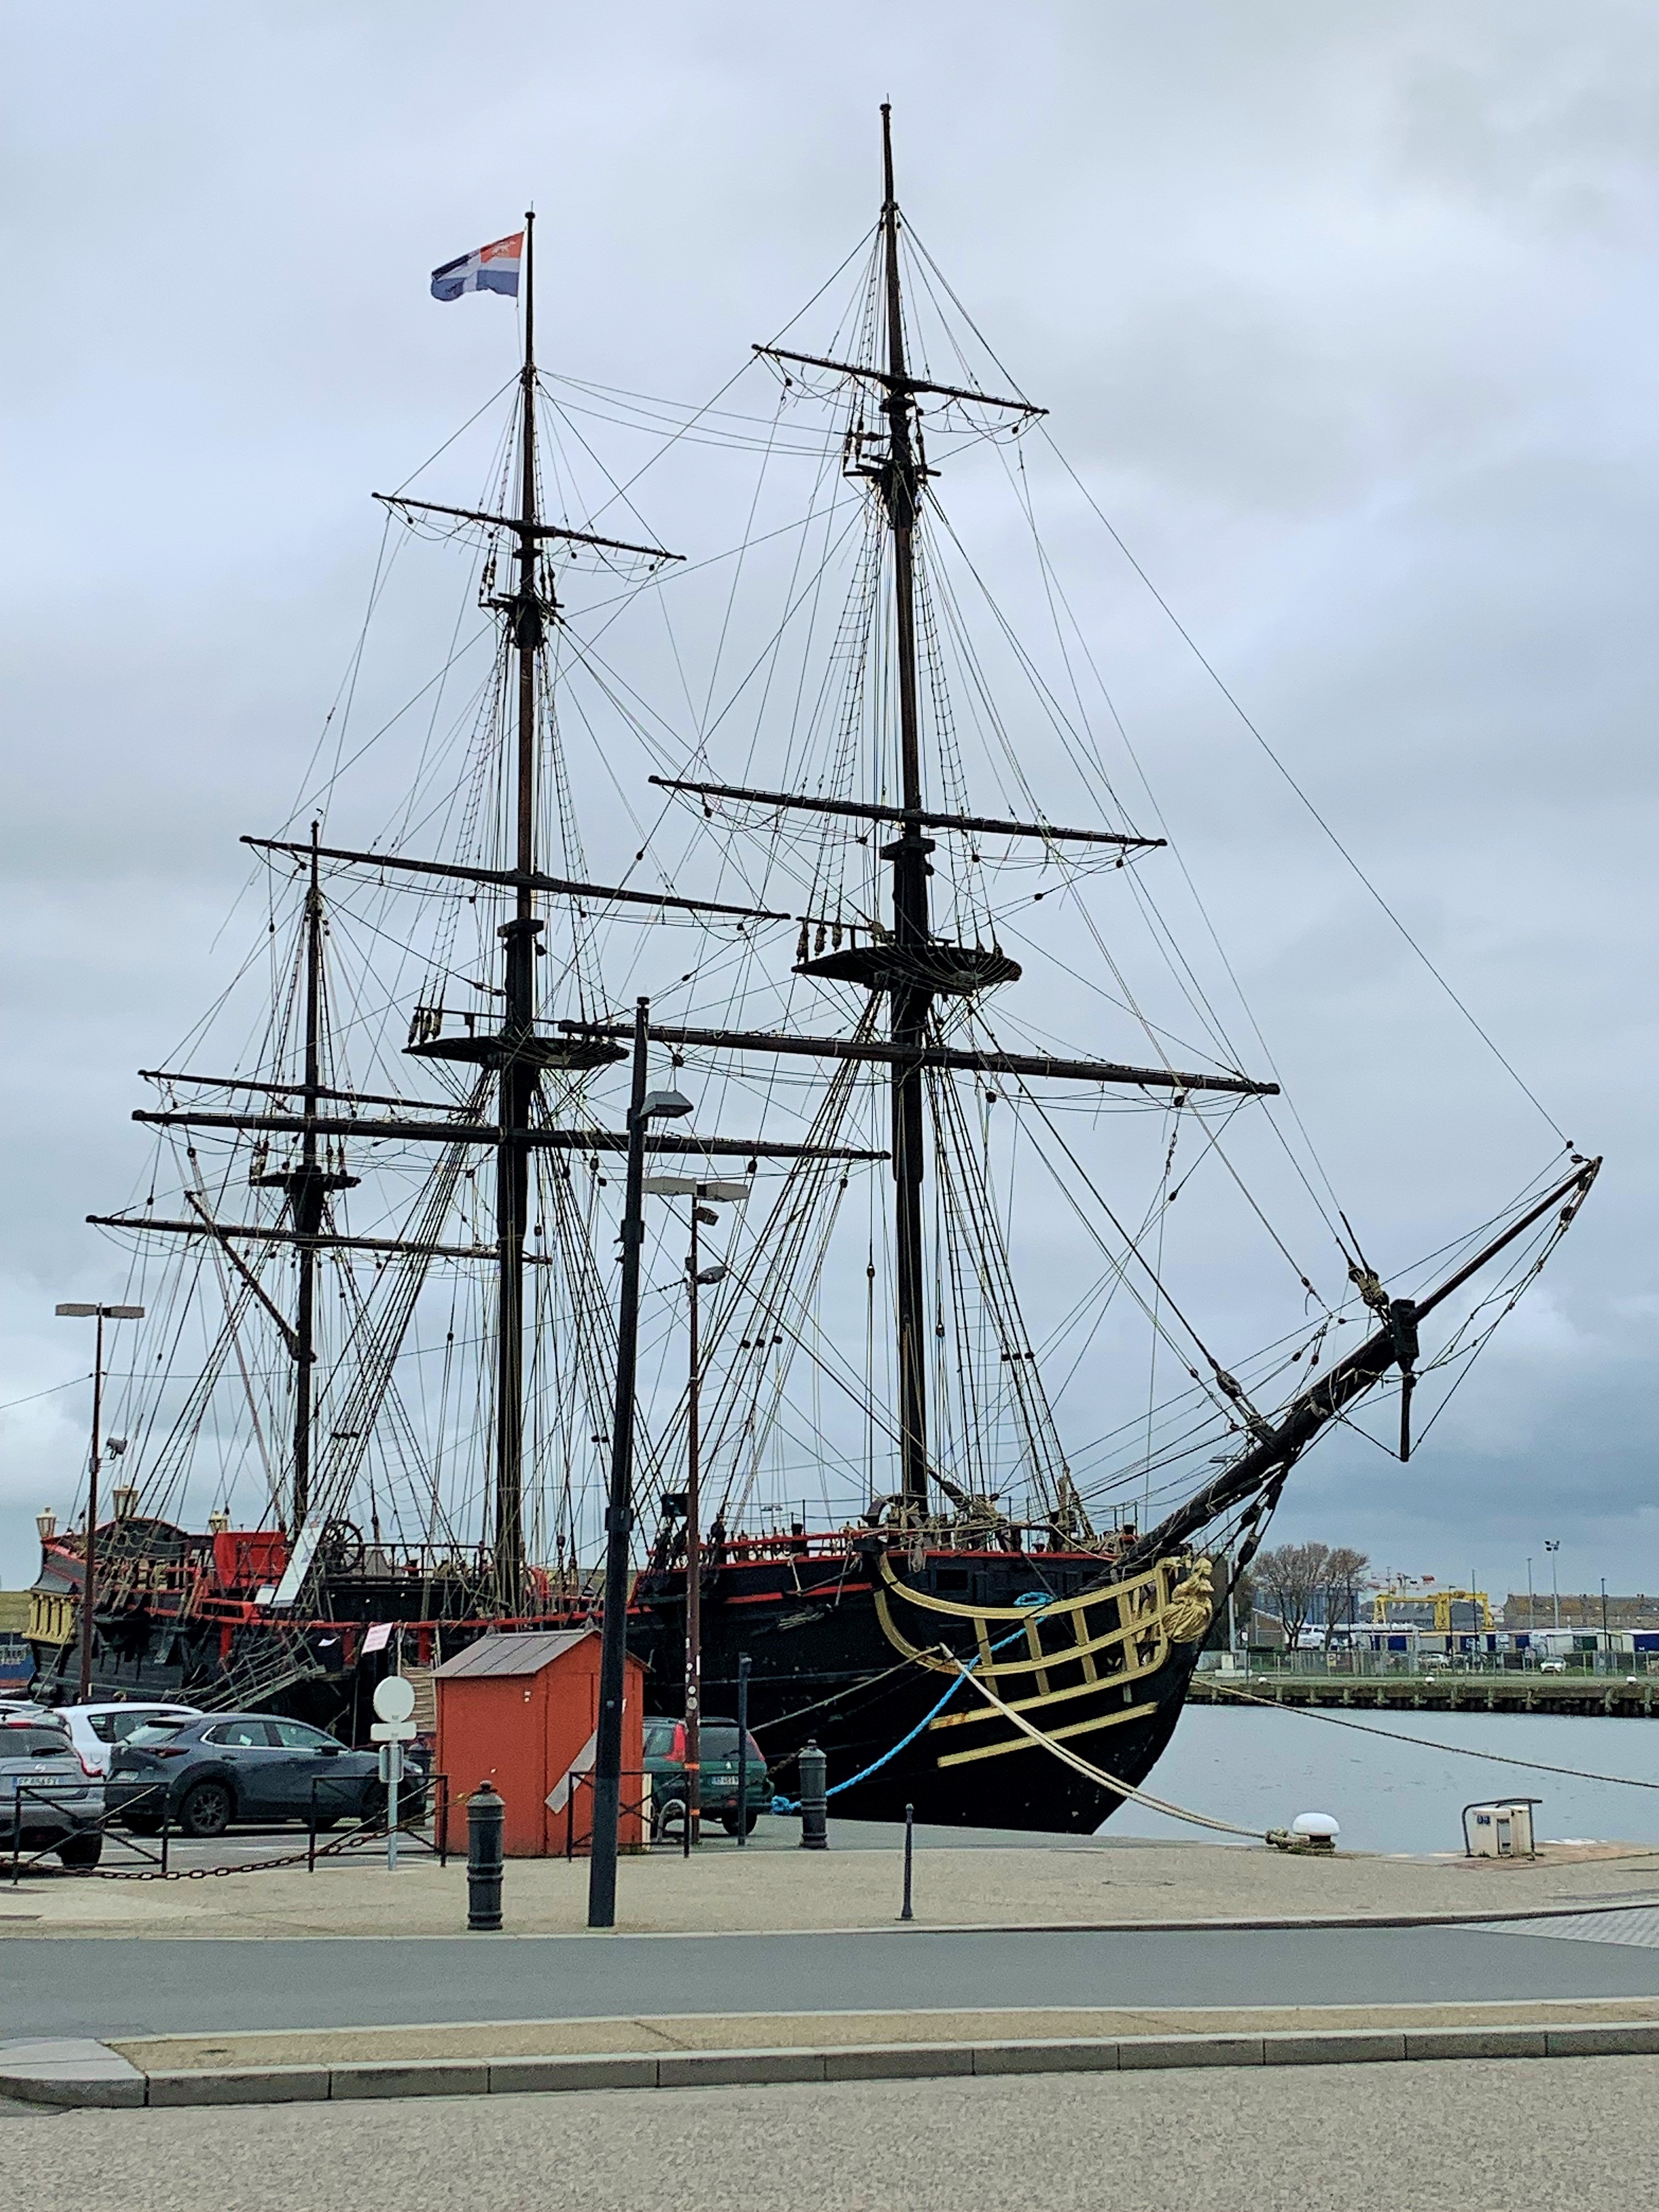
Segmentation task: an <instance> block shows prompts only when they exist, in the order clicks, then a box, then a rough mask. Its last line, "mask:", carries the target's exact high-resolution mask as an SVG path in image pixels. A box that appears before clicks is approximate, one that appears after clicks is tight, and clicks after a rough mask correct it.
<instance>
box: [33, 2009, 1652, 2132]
mask: <svg viewBox="0 0 1659 2212" xmlns="http://www.w3.org/2000/svg"><path fill="white" fill-rule="evenodd" d="M1650 2055H1659V2021H1596V2022H1593V2023H1581V2024H1578V2025H1576V2026H1572V2027H1549V2028H1544V2027H1443V2028H1405V2029H1379V2028H1332V2029H1328V2030H1325V2031H1320V2030H1312V2031H1306V2030H1301V2029H1294V2030H1283V2031H1278V2030H1268V2031H1266V2032H1264V2033H1261V2034H1259V2035H1233V2034H1210V2035H1201V2034H1200V2035H1142V2036H1129V2035H1126V2036H1109V2037H1099V2038H1086V2037H1085V2038H1075V2037H1067V2038H1055V2039H1030V2040H1026V2041H1020V2042H1010V2043H968V2042H962V2043H933V2044H927V2043H907V2044H890V2043H884V2044H862V2045H859V2044H854V2045H838V2046H837V2045H832V2046H829V2047H828V2048H825V2049H823V2050H810V2049H809V2050H801V2049H799V2048H787V2047H786V2048H775V2049H768V2050H759V2051H738V2050H732V2051H672V2052H668V2051H665V2052H663V2053H661V2054H660V2055H657V2054H649V2053H647V2054H641V2053H638V2052H588V2053H583V2054H579V2055H574V2056H572V2057H550V2058H501V2059H456V2058H427V2059H409V2060H405V2061H403V2062H401V2063H384V2062H377V2063H370V2064H362V2065H339V2066H258V2067H254V2066H249V2067H230V2068H225V2069H221V2070H219V2071H217V2072H213V2071H207V2070H204V2071H201V2072H196V2071H193V2070H191V2069H169V2070H167V2071H157V2072H155V2073H149V2074H145V2073H142V2072H141V2071H140V2070H139V2069H138V2068H137V2067H136V2066H133V2065H131V2064H130V2063H129V2062H128V2061H127V2060H126V2059H125V2058H122V2057H119V2056H118V2054H117V2053H116V2052H114V2051H111V2050H109V2049H108V2048H107V2047H106V2045H103V2044H101V2043H94V2042H93V2041H91V2040H90V2039H86V2038H76V2039H64V2040H37V2041H32V2042H28V2043H12V2044H0V2096H6V2097H12V2098H15V2099H16V2100H18V2101H19V2102H21V2103H25V2104H37V2105H57V2106H106V2107H114V2108H117V2109H125V2110H137V2109H140V2108H142V2107H143V2106H151V2107H155V2108H158V2109H159V2108H163V2107H167V2108H173V2109H176V2108H178V2107H179V2106H190V2105H283V2104H325V2103H331V2102H334V2101H340V2102H345V2101H348V2100H367V2099H386V2098H394V2097H481V2096H513V2095H525V2094H542V2093H547V2092H550V2091H555V2090H578V2089H681V2088H715V2087H735V2086H739V2085H747V2086H752V2085H755V2084H757V2083H767V2082H785V2081H936V2080H939V2079H940V2078H941V2077H943V2076H947V2075H954V2076H962V2075H985V2076H987V2077H988V2076H991V2075H1009V2074H1083V2073H1102V2072H1105V2073H1113V2072H1120V2071H1121V2072H1126V2073H1127V2072H1130V2071H1148V2070H1152V2069H1168V2068H1181V2067H1194V2066H1227V2067H1233V2066H1350V2065H1355V2064H1358V2063H1369V2064H1384V2065H1386V2064H1397V2063H1412V2062H1418V2063H1421V2062H1425V2061H1433V2060H1436V2059H1446V2058H1463V2059H1468V2058H1592V2057H1639V2056H1650Z"/></svg>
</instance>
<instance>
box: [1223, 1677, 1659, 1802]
mask: <svg viewBox="0 0 1659 2212" xmlns="http://www.w3.org/2000/svg"><path fill="white" fill-rule="evenodd" d="M1211 1687H1212V1689H1213V1690H1216V1691H1218V1692H1222V1693H1224V1694H1225V1695H1226V1696H1227V1697H1230V1698H1234V1699H1237V1701H1238V1702H1239V1703H1240V1704H1241V1705H1261V1706H1263V1707H1264V1708H1265V1709H1266V1710H1267V1711H1268V1712H1270V1713H1295V1714H1296V1715H1297V1716H1298V1717H1300V1718H1301V1719H1304V1720H1310V1721H1324V1722H1326V1723H1328V1725H1329V1726H1330V1727H1332V1728H1340V1729H1355V1730H1357V1731H1358V1734H1359V1735H1385V1736H1387V1737H1388V1738H1389V1741H1390V1742H1393V1743H1409V1744H1414V1745H1415V1746H1416V1747H1417V1748H1418V1750H1419V1751H1443V1752H1445V1753H1447V1754H1448V1755H1449V1757H1451V1758H1453V1759H1488V1760H1490V1761H1491V1763H1492V1765H1494V1766H1524V1767H1525V1768H1526V1769H1527V1771H1528V1773H1530V1774H1564V1775H1565V1776H1567V1777H1568V1778H1569V1779H1571V1781H1574V1782H1611V1783H1614V1784H1617V1785H1618V1787H1619V1788H1620V1789H1621V1790H1659V1782H1648V1781H1644V1780H1643V1779H1642V1778H1640V1777H1639V1776H1637V1775H1634V1774H1598V1773H1596V1772H1595V1771H1592V1770H1591V1769H1590V1768H1589V1767H1584V1766H1554V1765H1550V1764H1549V1763H1548V1762H1547V1761H1546V1760H1544V1759H1512V1758H1511V1757H1510V1754H1509V1753H1507V1752H1503V1751H1477V1750H1476V1749H1475V1748H1474V1745H1473V1744H1467V1743H1437V1742H1435V1741H1433V1739H1432V1738H1431V1737H1429V1736H1425V1735H1407V1734H1406V1733H1405V1731H1404V1730H1403V1729H1389V1728H1379V1727H1378V1726H1377V1724H1376V1722H1375V1721H1350V1720H1345V1719H1343V1718H1342V1717H1341V1716H1340V1714H1337V1713H1328V1712H1322V1711H1321V1710H1320V1709H1319V1707H1318V1706H1317V1705H1280V1704H1279V1702H1278V1701H1277V1699H1273V1698H1260V1697H1257V1696H1256V1695H1255V1693H1254V1692H1251V1691H1249V1690H1241V1689H1238V1688H1237V1687H1235V1686H1234V1685H1233V1684H1232V1683H1231V1682H1223V1681H1220V1680H1214V1679H1212V1682H1211Z"/></svg>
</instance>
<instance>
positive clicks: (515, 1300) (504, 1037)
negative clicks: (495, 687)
mask: <svg viewBox="0 0 1659 2212" xmlns="http://www.w3.org/2000/svg"><path fill="white" fill-rule="evenodd" d="M524 223H525V230H524V275H525V311H524V368H523V370H522V372H521V374H520V387H521V399H522V409H523V422H522V427H521V428H520V463H521V471H522V474H521V482H520V500H519V514H518V526H519V527H518V540H519V543H518V556H517V557H518V563H519V577H518V589H517V591H516V592H515V593H514V595H513V605H512V608H511V616H512V634H513V644H514V646H515V647H516V648H517V651H518V655H519V732H518V735H519V744H518V775H517V799H518V840H517V857H516V861H515V866H516V867H517V869H518V871H519V874H520V878H521V880H520V884H519V885H518V891H517V897H516V902H515V908H514V912H513V919H512V921H509V922H506V923H504V924H503V925H502V927H501V937H502V939H503V940H504V941H505V945H506V975H505V978H504V981H505V985H506V998H505V1008H506V1013H505V1018H504V1020H503V1022H502V1024H501V1099H500V1112H499V1115H498V1120H499V1123H500V1127H501V1141H500V1143H499V1145H498V1146H497V1149H496V1153H495V1224H496V1235H497V1238H498V1240H499V1252H500V1258H499V1276H500V1299H499V1308H500V1310H499V1316H498V1318H499V1324H500V1340H499V1343H498V1346H497V1350H496V1374H495V1600H496V1602H497V1604H498V1605H499V1606H500V1607H501V1612H502V1613H503V1614H504V1615H506V1616H507V1618H508V1619H512V1618H513V1617H515V1616H517V1615H518V1614H519V1613H521V1612H522V1610H523V1599H524V1279H525V1262H524V1250H525V1231H526V1212H527V1207H528V1203H529V1188H530V1155H529V1151H528V1148H527V1146H526V1142H525V1139H526V1135H527V1133H528V1132H529V1127H530V1115H531V1109H532V1104H533V1103H534V1101H535V1098H536V1095H537V1089H538V1065H537V1060H536V1058H535V1055H534V1042H533V1039H534V1030H535V1016H536V951H537V946H536V939H537V936H538V933H539V932H540V930H541V927H542V925H541V923H540V922H539V921H538V920H537V918H536V912H535V904H536V895H535V892H534V891H533V890H532V888H531V886H530V884H528V883H527V882H526V881H524V880H522V878H526V877H529V876H531V875H532V874H533V873H534V872H535V867H536V837H535V823H536V733H537V706H538V702H537V696H536V692H537V685H536V676H537V654H538V652H539V650H540V648H541V642H542V635H543V609H542V600H541V595H540V593H539V592H538V588H537V583H538V578H537V552H538V533H537V512H536V259H535V252H536V218H535V216H534V215H533V214H530V213H526V216H525V219H524Z"/></svg>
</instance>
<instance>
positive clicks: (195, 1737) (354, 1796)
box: [104, 1713, 424, 1837]
mask: <svg viewBox="0 0 1659 2212" xmlns="http://www.w3.org/2000/svg"><path fill="white" fill-rule="evenodd" d="M104 1796H105V1802H106V1804H107V1806H108V1808H109V1810H110V1811H111V1812H112V1813H114V1814H118V1815H119V1817H120V1818H121V1819H122V1820H123V1821H125V1825H126V1826H128V1827H129V1828H131V1829H132V1830H133V1831H134V1832H136V1833H137V1834H138V1835H141V1836H143V1835H151V1836H153V1835H155V1834H156V1833H157V1832H159V1831H160V1829H161V1821H162V1815H163V1812H164V1811H165V1813H166V1814H167V1817H168V1818H169V1820H172V1821H173V1822H176V1824H177V1825H178V1826H179V1828H180V1829H182V1830H183V1832H184V1833H185V1835H187V1836H198V1837H210V1836H222V1835H223V1834H224V1832H225V1831H226V1829H227V1828H228V1827H229V1826H231V1825H232V1823H233V1822H234V1821H257V1822H258V1824H259V1825H260V1826H268V1825H269V1824H270V1823H271V1822H273V1821H279V1820H301V1821H308V1820H310V1819H311V1817H312V1812H313V1804H314V1807H315V1812H316V1820H317V1825H318V1826H319V1828H331V1827H332V1826H334V1824H335V1823H336V1822H337V1821H338V1820H380V1819H383V1818H384V1817H385V1812H386V1787H385V1784H383V1783H382V1782H381V1780H380V1762H379V1759H378V1758H377V1756H376V1754H375V1753H374V1752H372V1751H348V1750H347V1749H346V1747H345V1746H344V1745H343V1744H340V1743H337V1742H336V1741H334V1738H333V1737H332V1736H331V1735H325V1734H324V1732H323V1731H322V1729H317V1728H312V1727H311V1726H310V1725H309V1724H308V1723H307V1722H305V1721H290V1720H284V1719H283V1718H281V1717H278V1716H276V1715H275V1714H265V1713H202V1714H200V1715H198V1716H197V1717H196V1718H195V1719H193V1720H178V1721H172V1720H162V1721H156V1722H155V1723H152V1724H151V1725H150V1726H149V1727H147V1728H141V1729H135V1730H134V1731H133V1733H132V1735H130V1736H129V1737H128V1738H127V1740H126V1741H125V1743H123V1744H118V1745H117V1746H116V1747H115V1750H114V1753H113V1755H112V1759H111V1762H110V1771H109V1778H108V1780H107V1781H106V1783H105V1785H104ZM421 1796H422V1792H421V1787H420V1784H419V1782H418V1780H417V1779H416V1778H415V1777H413V1776H411V1777H410V1778H409V1779H408V1780H407V1782H406V1783H405V1784H403V1785H402V1786H401V1787H400V1789H399V1790H398V1814H399V1816H400V1818H405V1819H418V1818H419V1817H420V1814H421V1813H422V1810H423V1809H424V1808H423V1805H422V1802H420V1801H421Z"/></svg>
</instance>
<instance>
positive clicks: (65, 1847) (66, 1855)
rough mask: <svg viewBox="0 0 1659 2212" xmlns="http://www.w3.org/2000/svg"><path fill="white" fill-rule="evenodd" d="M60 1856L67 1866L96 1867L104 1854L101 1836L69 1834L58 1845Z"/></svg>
mask: <svg viewBox="0 0 1659 2212" xmlns="http://www.w3.org/2000/svg"><path fill="white" fill-rule="evenodd" d="M103 1856H104V1839H103V1838H102V1837H101V1836H98V1835H93V1836H67V1837H65V1838H64V1841H63V1842H62V1843H61V1844H58V1857H59V1858H60V1859H61V1860H62V1861H63V1863H64V1865H65V1866H66V1867H95V1866H96V1865H97V1863H98V1862H99V1860H100V1858H102V1857H103Z"/></svg>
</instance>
